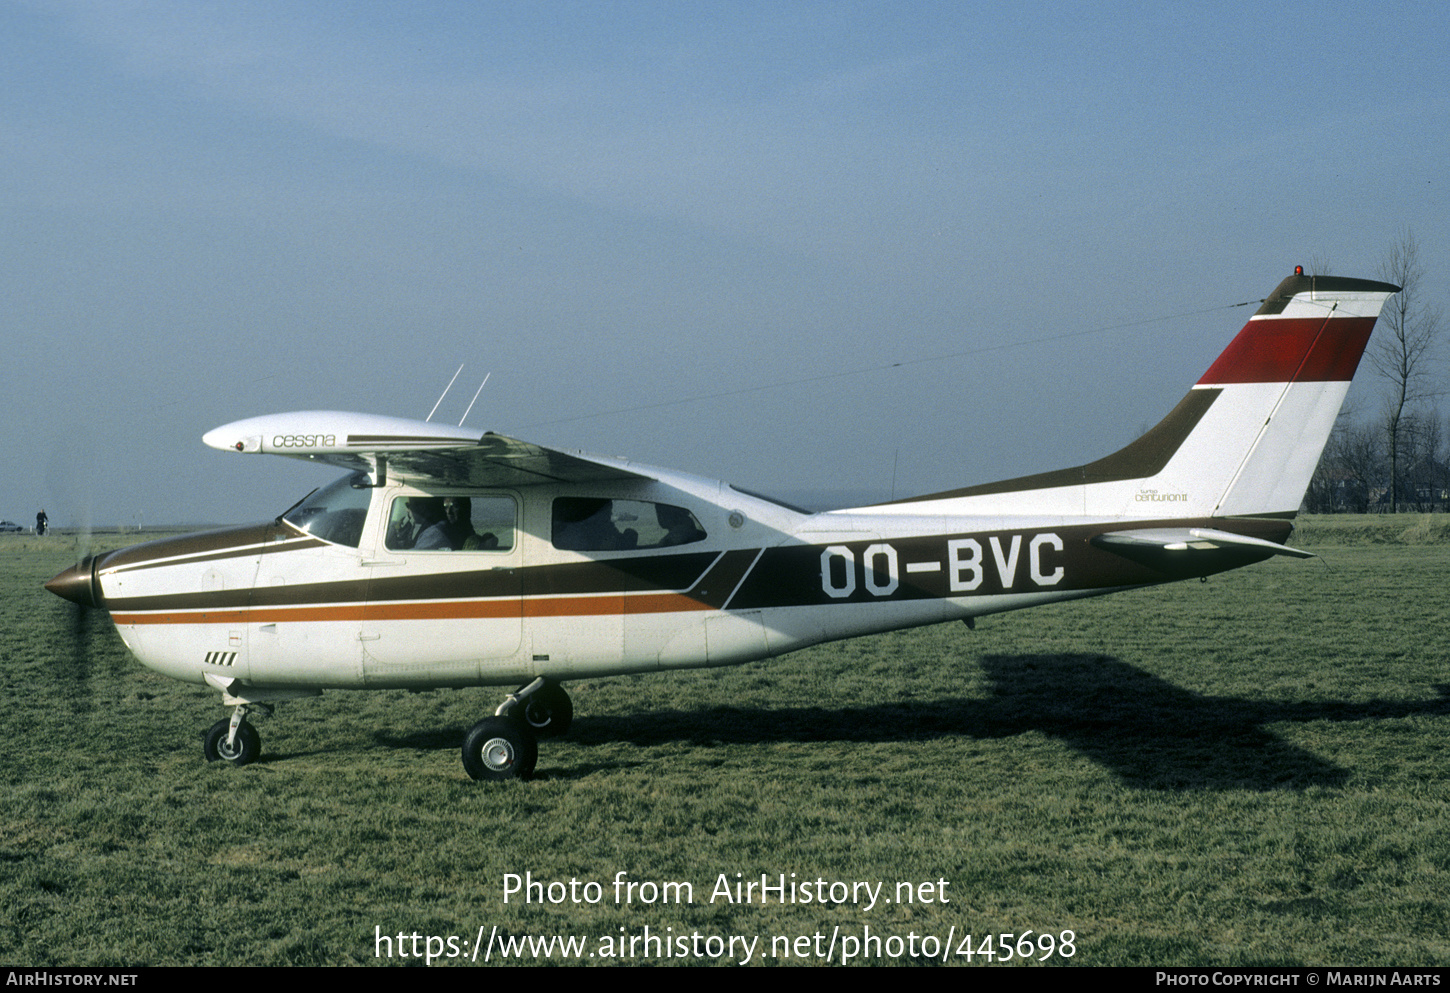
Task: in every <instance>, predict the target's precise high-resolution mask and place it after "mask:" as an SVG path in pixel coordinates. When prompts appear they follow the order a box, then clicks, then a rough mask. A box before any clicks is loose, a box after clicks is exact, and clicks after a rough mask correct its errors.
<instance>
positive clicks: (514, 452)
mask: <svg viewBox="0 0 1450 993" xmlns="http://www.w3.org/2000/svg"><path fill="white" fill-rule="evenodd" d="M1397 291H1398V287H1395V286H1392V285H1390V284H1388V283H1380V282H1373V281H1370V280H1364V279H1349V278H1342V277H1326V276H1321V277H1314V276H1307V275H1304V274H1303V272H1302V269H1300V270H1298V271H1296V274H1295V275H1293V276H1290V277H1289V278H1287V279H1285V280H1284V281H1283V282H1282V283H1280V284H1279V286H1278V287H1277V288H1276V289H1275V290H1274V292H1273V294H1272V295H1271V296H1269V297H1268V298H1267V299H1265V300H1264V301H1263V303H1262V305H1261V306H1260V307H1259V309H1258V311H1257V313H1255V314H1254V315H1253V317H1252V318H1250V320H1249V322H1248V323H1247V324H1246V325H1245V326H1244V328H1243V330H1242V331H1240V332H1239V334H1238V336H1237V337H1235V338H1234V339H1233V341H1232V343H1231V344H1230V345H1229V346H1228V348H1227V350H1225V351H1224V353H1223V354H1222V355H1220V356H1219V357H1218V359H1217V361H1215V362H1214V363H1213V364H1212V365H1211V366H1210V367H1209V369H1208V371H1207V372H1206V373H1204V375H1203V377H1202V378H1201V379H1199V381H1198V382H1197V383H1196V384H1194V386H1193V387H1192V389H1190V390H1189V391H1188V394H1187V396H1185V397H1184V398H1183V400H1182V401H1181V402H1180V403H1179V404H1178V406H1177V407H1175V408H1174V409H1173V410H1172V412H1170V413H1169V414H1168V416H1167V417H1165V418H1164V419H1163V421H1162V422H1161V423H1159V424H1158V425H1157V426H1156V427H1154V428H1152V429H1151V430H1150V431H1149V432H1148V433H1147V434H1145V435H1144V436H1143V437H1141V438H1139V439H1138V440H1137V441H1135V442H1133V443H1132V444H1130V445H1128V446H1127V447H1126V448H1123V449H1122V450H1120V451H1118V452H1116V453H1114V454H1112V455H1108V456H1107V457H1105V458H1101V459H1098V460H1097V461H1095V462H1089V463H1087V464H1086V465H1081V466H1076V467H1074V468H1070V469H1062V470H1059V471H1056V472H1047V473H1041V474H1039V475H1033V476H1026V477H1023V478H1020V479H1013V480H1009V481H1006V482H1001V483H993V484H988V485H979V486H969V487H966V488H963V489H957V490H950V491H947V492H943V493H933V494H930V495H928V496H922V497H916V498H914V499H909V500H897V501H893V502H890V503H884V504H877V505H874V506H865V507H853V508H849V509H843V510H833V511H828V512H824V513H815V514H812V513H806V512H803V511H800V510H796V509H793V508H790V507H787V506H784V505H782V504H779V503H775V502H773V501H771V500H768V499H764V498H761V497H759V496H755V495H753V494H751V493H749V492H747V491H744V490H740V489H736V488H735V487H733V486H730V485H728V484H726V483H721V482H716V481H713V480H708V479H702V478H699V477H697V476H693V475H688V474H686V473H682V472H674V471H670V470H667V469H659V468H655V467H652V466H647V465H640V464H637V463H635V462H632V461H629V460H626V459H618V458H604V457H599V456H594V455H585V454H582V453H574V452H563V451H558V450H555V449H549V448H543V447H540V446H538V445H532V444H529V443H528V442H524V441H517V440H515V439H513V438H508V437H504V436H501V435H497V434H493V433H488V434H484V435H483V436H482V437H479V436H478V435H477V434H475V433H473V432H471V431H468V430H465V429H463V428H461V427H460V428H454V427H448V426H441V425H435V424H431V423H427V422H420V421H409V420H402V419H397V418H388V417H376V416H368V415H363V414H350V413H339V412H332V411H309V412H301V413H292V414H276V415H270V416H264V417H255V418H251V419H248V420H242V421H237V422H235V423H232V424H228V425H225V426H223V427H219V428H217V429H215V430H214V431H211V432H208V433H207V434H206V435H205V437H204V441H205V442H206V443H207V444H208V445H210V446H212V447H214V448H219V449H224V450H228V451H236V452H242V453H247V454H252V453H257V452H266V453H271V454H276V455H286V456H291V457H293V458H302V459H308V460H311V461H315V462H322V463H325V464H327V465H332V466H336V467H339V468H342V469H346V470H348V471H349V474H348V475H347V476H344V477H343V478H341V479H338V480H337V481H335V482H333V483H332V484H331V485H329V486H327V487H325V488H323V489H321V490H319V491H315V492H314V493H313V494H311V495H309V496H308V497H306V498H304V499H303V500H302V501H301V502H300V503H298V504H297V505H296V506H294V507H293V508H292V509H290V510H288V511H286V512H285V513H283V514H282V515H281V516H280V517H278V518H277V519H276V520H275V521H271V522H269V523H265V524H259V525H255V526H249V527H237V528H230V529H227V530H221V531H211V532H207V533H203V534H196V535H190V536H186V537H179V538H166V539H162V540H159V541H152V542H148V543H146V544H142V545H136V546H134V547H131V548H126V549H122V550H120V551H115V552H110V553H108V554H102V555H96V556H93V557H88V558H86V559H85V560H84V561H82V562H80V563H79V564H78V565H76V566H75V567H73V568H71V569H68V570H66V571H65V572H62V573H61V574H60V575H58V576H56V577H55V578H54V579H52V580H51V581H50V582H49V583H48V584H46V586H47V588H48V589H50V590H51V591H53V592H55V593H57V594H59V595H60V596H63V597H65V598H67V599H69V600H73V601H75V602H77V603H79V604H82V605H85V606H92V607H100V608H103V609H105V610H108V611H110V613H111V618H112V620H113V621H114V622H115V624H116V627H117V629H118V630H119V632H120V634H121V638H122V639H123V640H124V641H125V643H126V646H127V647H128V648H129V649H130V650H131V651H132V652H133V653H134V654H135V655H136V657H137V658H138V659H140V660H141V662H142V663H143V664H144V665H147V666H149V667H151V668H153V669H155V670H157V671H158V672H161V673H164V674H166V675H168V676H172V677H175V678H177V679H182V680H187V681H190V682H195V683H205V684H207V685H209V686H212V687H214V688H216V689H218V690H220V691H221V694H222V702H223V704H224V705H226V706H230V707H232V708H234V709H233V711H232V714H231V718H230V720H226V719H224V720H221V721H218V722H217V723H216V724H215V725H214V726H213V727H212V728H211V730H210V731H209V732H208V733H207V735H206V738H205V746H204V750H205V755H206V757H207V758H208V759H225V760H228V761H230V762H233V763H235V764H237V765H244V764H246V763H248V762H251V761H253V760H254V759H256V758H257V756H258V753H259V750H260V743H259V739H258V736H257V732H256V730H255V729H254V728H253V727H252V726H251V724H250V723H249V722H248V720H247V718H248V716H249V715H251V714H253V713H258V712H260V713H268V712H270V709H271V705H272V704H275V703H276V702H278V701H281V700H289V699H294V698H298V697H304V696H310V695H316V694H319V693H321V692H322V690H324V689H395V688H407V689H431V688H439V687H462V686H514V687H518V688H517V689H516V690H514V691H513V692H512V693H509V694H508V695H507V697H506V699H505V700H504V702H503V703H502V704H501V705H500V706H499V707H498V709H497V711H496V713H495V714H494V715H493V716H491V717H486V718H484V719H483V720H481V721H479V722H478V723H477V724H476V725H475V726H474V727H473V728H472V729H470V730H469V731H468V733H467V735H466V736H465V738H464V742H463V765H464V768H465V769H466V770H467V772H468V774H469V775H470V776H472V777H473V778H474V779H511V778H527V777H528V776H529V775H530V774H531V773H532V772H533V770H534V765H535V762H536V760H537V755H538V746H537V739H538V738H539V737H542V736H547V735H553V734H558V733H562V732H563V731H564V730H566V729H567V728H568V726H569V722H570V720H571V718H572V714H573V709H572V704H571V702H570V699H569V696H568V695H567V694H566V693H565V691H564V689H563V688H562V686H561V684H562V683H564V682H565V681H567V680H570V679H579V678H585V677H590V678H592V677H597V676H607V675H621V674H626V673H639V672H654V671H658V670H666V669H688V668H695V667H702V666H720V665H734V664H737V663H742V662H750V661H753V660H756V659H764V658H768V657H771V656H775V655H781V654H784V653H786V652H790V651H794V650H796V649H799V648H804V647H806V646H807V645H814V644H817V643H819V642H825V641H832V640H835V639H840V638H851V637H855V636H857V635H863V634H870V633H874V632H880V631H889V630H893V629H896V628H906V627H912V626H916V625H923V624H933V623H937V622H940V621H948V620H963V621H966V622H967V623H968V624H969V625H970V624H971V623H972V621H973V619H974V618H976V617H979V616H981V615H984V614H993V613H998V612H1001V611H1007V610H1016V609H1019V608H1022V607H1032V606H1036V605H1038V604H1045V603H1053V602H1057V601H1061V600H1070V599H1074V598H1078V597H1088V596H1096V595H1099V594H1103V593H1113V592H1116V591H1119V590H1128V589H1134V588H1138V587H1143V586H1149V585H1153V584H1157V583H1164V582H1170V581H1173V580H1179V579H1188V578H1191V577H1203V576H1208V575H1211V574H1214V573H1218V572H1222V571H1224V570H1227V569H1233V568H1237V567H1239V566H1243V565H1248V564H1250V563H1253V562H1259V561H1262V560H1264V559H1268V558H1269V557H1271V556H1274V555H1290V556H1299V557H1307V556H1308V553H1305V552H1302V551H1298V550H1296V549H1294V548H1290V547H1288V546H1286V545H1285V544H1284V543H1283V542H1284V541H1285V540H1286V539H1287V538H1288V536H1289V533H1290V532H1291V531H1292V530H1293V524H1292V520H1293V517H1294V515H1295V512H1296V511H1297V509H1298V507H1299V503H1300V501H1301V500H1302V499H1303V495H1304V491H1305V488H1306V487H1307V485H1308V483H1309V479H1310V476H1311V475H1312V473H1313V472H1314V468H1315V465H1316V463H1317V462H1318V459H1319V455H1320V452H1321V451H1322V450H1323V447H1324V444H1325V441H1326V440H1327V439H1328V437H1329V432H1330V429H1331V428H1332V427H1333V424H1334V421H1335V418H1336V417H1337V415H1338V413H1339V409H1340V405H1341V403H1342V402H1343V400H1344V396H1345V393H1346V391H1347V390H1348V388H1349V382H1350V379H1351V378H1352V377H1353V375H1354V371H1355V368H1356V367H1357V366H1358V364H1359V360H1360V357H1361V355H1362V354H1363V352H1364V348H1365V346H1366V344H1367V343H1368V341H1369V336H1370V331H1371V329H1372V328H1373V327H1374V323H1375V320H1376V318H1377V317H1378V316H1379V312H1380V308H1381V307H1382V306H1383V304H1384V302H1385V300H1386V299H1387V298H1388V297H1389V296H1390V295H1391V294H1393V293H1395V292H1397Z"/></svg>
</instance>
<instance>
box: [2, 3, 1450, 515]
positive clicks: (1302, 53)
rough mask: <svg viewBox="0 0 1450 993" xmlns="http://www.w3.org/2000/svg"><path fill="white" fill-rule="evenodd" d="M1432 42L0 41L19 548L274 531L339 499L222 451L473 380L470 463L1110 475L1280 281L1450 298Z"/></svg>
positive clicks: (133, 8) (584, 16)
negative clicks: (1416, 268) (227, 428)
mask: <svg viewBox="0 0 1450 993" xmlns="http://www.w3.org/2000/svg"><path fill="white" fill-rule="evenodd" d="M1447 29H1450V9H1447V8H1444V7H1442V6H1440V5H1428V4H1394V3H1381V4H1375V5H1363V4H1357V5H1351V4H1334V3H1329V4H1319V5H1314V6H1313V7H1303V6H1302V5H1299V6H1295V5H1268V4H1241V5H1237V4H1212V5H1193V4H1174V5H1163V6H1161V7H1155V6H1151V5H1150V6H1148V7H1147V8H1146V9H1145V8H1144V6H1143V5H1140V4H1110V3H1103V4H1042V5H1033V4H1027V5H1015V4H1014V5H1005V4H1002V5H982V6H973V5H970V4H963V3H945V4H933V3H915V4H913V3H889V4H888V3H881V4H874V3H822V4H793V3H779V2H773V3H762V4H749V3H725V4H718V5H712V4H703V3H700V4H688V5H684V4H646V3H554V4H550V3H529V4H523V3H519V4H490V3H475V2H458V3H448V2H432V3H427V4H412V3H409V4H403V3H316V2H315V3H306V4H298V3H295V2H278V3H271V2H245V0H242V2H228V3H172V2H161V0H156V2H148V0H134V2H114V0H113V2H105V3H100V2H95V3H82V2H28V0H6V2H0V38H3V39H4V41H3V42H0V46H3V49H4V53H5V58H4V60H3V62H0V66H3V68H0V74H3V77H4V85H3V86H0V138H3V141H4V148H5V154H4V155H0V189H3V190H4V191H5V193H4V199H3V201H0V202H3V204H4V209H3V211H0V239H3V240H0V245H3V247H4V250H5V256H6V262H5V265H4V266H3V267H0V299H3V301H4V306H3V307H0V329H3V331H0V340H3V341H4V343H5V352H6V355H5V362H4V365H3V368H4V373H3V375H4V379H3V395H0V405H3V410H4V412H5V415H6V416H5V419H4V423H5V430H4V435H3V439H4V440H3V442H0V516H3V517H7V518H10V519H14V520H19V521H22V522H28V521H29V520H31V519H33V516H34V513H35V510H36V509H38V508H39V507H40V506H42V505H43V506H45V507H46V508H47V510H48V511H49V512H50V513H51V516H52V518H53V520H55V521H56V522H57V523H59V524H72V523H78V522H80V521H81V520H83V519H84V518H87V517H89V518H90V519H91V520H93V521H95V522H97V523H132V522H144V523H161V522H168V521H215V522H232V521H245V520H254V519H261V518H264V517H269V516H272V515H274V514H276V513H277V512H278V511H280V510H282V509H284V508H285V507H286V506H288V505H289V504H290V503H291V502H292V501H293V500H295V499H296V498H297V497H300V496H301V495H302V494H303V493H304V492H306V490H308V489H310V488H311V487H313V486H314V485H320V484H321V483H323V482H325V481H327V480H328V479H329V478H331V477H330V474H329V472H328V471H327V470H323V469H318V468H316V467H312V466H307V465H300V464H293V463H290V462H289V461H287V460H280V459H265V458H243V457H239V456H238V457H228V455H226V454H224V453H220V452H214V451H212V450H210V449H207V448H205V447H203V446H202V444H201V440H200V439H201V435H202V433H203V432H205V431H206V430H208V429H210V428H212V427H215V426H217V425H219V424H222V423H225V422H227V421H231V420H235V419H238V418H242V417H248V416H253V415H256V414H261V413H270V412H276V411H283V410H295V409H345V410H346V409H356V410H365V411H370V412H376V413H383V414H391V415H397V416H414V417H423V416H425V415H426V414H427V412H428V410H429V408H430V407H432V405H433V403H434V401H435V400H436V399H437V397H438V395H439V393H440V392H441V391H442V389H443V387H444V385H445V384H446V383H447V381H448V379H449V377H450V376H451V375H452V374H453V371H454V369H456V368H457V367H458V365H459V364H460V363H466V367H465V370H464V374H463V375H462V376H461V377H460V380H459V384H460V385H459V386H457V387H455V389H454V392H453V393H451V394H450V395H449V397H448V399H447V400H446V401H445V403H444V405H443V407H442V408H441V409H440V412H439V414H438V418H439V419H449V418H450V417H451V420H453V421H455V422H456V420H457V419H458V418H459V417H461V416H462V413H463V409H464V407H465V406H466V405H467V402H468V398H469V397H470V396H471V395H472V393H473V389H474V387H476V385H477V383H478V381H479V380H481V379H482V378H483V376H484V374H485V373H490V374H491V376H490V379H489V383H488V385H487V387H486V388H485V390H484V392H483V395H482V397H481V398H480V399H479V402H478V405H477V406H476V407H475V408H474V410H473V412H472V413H471V414H470V415H469V417H468V423H469V425H471V426H475V427H477V428H478V429H479V430H480V432H481V431H483V430H496V431H500V432H504V433H508V434H513V435H516V436H518V437H522V438H526V439H528V440H531V441H537V442H540V443H544V444H553V445H558V446H561V447H569V448H582V449H585V450H589V451H599V452H605V453H609V454H622V455H629V456H631V457H634V458H637V459H639V460H641V461H645V462H652V463H657V464H663V465H670V466H675V467H678V468H683V469H688V470H691V471H695V472H699V473H702V474H705V475H709V476H715V477H719V478H724V479H727V480H730V481H733V482H737V483H740V484H741V485H745V486H749V487H752V488H755V489H759V490H765V491H770V492H780V493H783V494H791V493H797V494H799V493H802V492H805V491H822V490H836V491H847V490H849V491H858V492H863V493H864V494H866V495H868V496H871V495H875V496H882V497H884V496H887V495H889V494H890V493H891V492H892V489H893V486H894V490H895V494H896V495H897V496H904V495H908V494H909V493H911V492H922V491H929V490H933V489H940V488H943V487H947V486H954V485H961V484H967V483H972V482H984V481H988V480H991V479H995V478H1001V477H1004V476H1011V475H1017V474H1020V473H1024V472H1033V471H1040V470H1045V469H1051V468H1056V467H1058V466H1061V465H1066V464H1073V463H1076V462H1080V461H1084V460H1087V459H1091V458H1096V457H1098V456H1100V455H1103V454H1106V453H1107V452H1108V451H1111V450H1112V449H1114V448H1116V447H1118V446H1120V445H1122V444H1124V443H1126V442H1127V441H1129V440H1131V438H1132V437H1134V436H1135V435H1136V434H1137V433H1139V432H1140V431H1141V430H1142V429H1144V428H1146V427H1147V426H1149V425H1150V424H1152V423H1153V422H1154V421H1156V420H1157V419H1158V418H1159V417H1160V416H1161V415H1162V414H1163V413H1165V412H1166V411H1167V410H1168V409H1169V408H1171V407H1172V405H1173V404H1174V402H1176V400H1177V399H1178V398H1179V397H1180V396H1181V395H1182V393H1183V391H1184V390H1185V389H1186V388H1187V387H1188V386H1189V385H1190V384H1191V383H1192V382H1193V381H1194V380H1195V379H1196V378H1197V377H1198V376H1199V374H1201V372H1202V371H1203V370H1204V369H1206V368H1207V367H1208V365H1209V363H1210V362H1211V361H1212V359H1213V358H1214V356H1215V355H1216V354H1217V353H1218V351H1219V350H1220V349H1221V348H1222V347H1223V346H1224V344H1226V343H1227V341H1228V339H1229V338H1230V337H1231V336H1232V334H1233V333H1234V332H1235V331H1236V330H1237V329H1238V328H1239V327H1240V326H1241V324H1242V322H1243V319H1244V317H1245V316H1246V311H1245V310H1244V309H1226V308H1227V306H1228V305H1230V304H1234V303H1238V302H1241V301H1244V300H1248V299H1256V298H1258V297H1262V296H1263V295H1264V294H1266V293H1267V292H1268V291H1269V290H1270V289H1272V288H1273V286H1274V285H1275V284H1276V283H1277V282H1278V280H1279V279H1280V278H1282V277H1283V276H1284V275H1287V274H1288V273H1289V272H1290V271H1291V269H1292V267H1293V266H1294V265H1295V264H1300V263H1302V264H1305V265H1311V264H1313V262H1314V261H1315V260H1327V261H1328V263H1329V264H1330V265H1331V266H1332V270H1333V271H1334V272H1335V273H1337V274H1340V275H1366V276H1373V275H1374V274H1375V273H1374V269H1375V266H1376V264H1377V262H1378V259H1379V257H1380V255H1381V254H1382V253H1383V251H1384V249H1385V248H1386V247H1387V246H1388V244H1389V243H1390V242H1391V241H1392V240H1393V239H1394V237H1395V235H1396V233H1397V232H1398V231H1400V230H1402V229H1403V228H1405V227H1406V226H1409V227H1412V228H1413V229H1414V231H1415V233H1416V234H1417V235H1418V237H1419V240H1420V244H1421V248H1422V251H1423V254H1424V261H1425V263H1426V266H1427V269H1428V273H1429V275H1428V279H1427V284H1426V287H1425V290H1426V293H1427V294H1428V295H1429V296H1430V297H1431V298H1432V299H1436V300H1444V299H1445V298H1446V296H1447V295H1450V294H1447V290H1450V285H1447V280H1446V276H1445V267H1446V265H1447V263H1450V258H1447V256H1446V253H1445V249H1446V245H1445V238H1446V232H1447V231H1450V223H1447V220H1450V218H1447V213H1450V211H1447V203H1446V185H1447V176H1446V167H1445V163H1446V162H1447V161H1450V154H1447V152H1450V149H1447V144H1450V139H1447V136H1450V120H1447V118H1450V114H1447V110H1450V71H1447V64H1450V63H1447V61H1446V59H1445V56H1444V47H1445V43H1446V40H1447V38H1450V30H1447ZM1146 318H1154V319H1155V320H1153V321H1151V322H1147V323H1144V320H1145V319H1146ZM1064 336H1069V337H1064ZM1052 339H1058V340H1052ZM897 363H900V365H897ZM840 373H850V374H849V375H840ZM1360 379H1361V380H1362V381H1364V382H1361V383H1359V384H1358V385H1357V387H1356V391H1355V396H1356V397H1357V398H1358V402H1359V403H1361V404H1362V405H1366V406H1367V405H1371V404H1372V403H1373V402H1374V401H1373V396H1372V392H1373V391H1372V387H1373V383H1372V382H1371V381H1370V377H1369V375H1368V372H1367V370H1361V374H1360ZM465 381H467V383H468V385H467V386H464V385H463V383H464V382H465ZM774 384H783V385H774ZM762 387H767V388H762ZM893 480H894V482H893Z"/></svg>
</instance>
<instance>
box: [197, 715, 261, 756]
mask: <svg viewBox="0 0 1450 993" xmlns="http://www.w3.org/2000/svg"><path fill="white" fill-rule="evenodd" d="M201 750H202V754H204V755H205V756H206V760H207V761H208V762H216V761H222V762H230V763H231V764H232V765H247V764H248V763H250V762H255V761H256V760H257V756H258V755H261V754H262V738H261V736H260V735H258V734H257V729H256V728H254V727H252V725H250V724H248V723H247V722H246V721H240V722H238V724H237V729H236V733H235V734H233V733H232V722H231V721H229V720H225V721H217V722H216V723H215V724H213V725H212V726H211V727H210V728H208V729H207V732H206V737H205V738H204V739H203V741H202V746H201Z"/></svg>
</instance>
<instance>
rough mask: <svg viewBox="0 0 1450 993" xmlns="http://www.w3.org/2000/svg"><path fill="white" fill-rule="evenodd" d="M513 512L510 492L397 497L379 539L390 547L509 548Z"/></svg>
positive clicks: (430, 549) (432, 549)
mask: <svg viewBox="0 0 1450 993" xmlns="http://www.w3.org/2000/svg"><path fill="white" fill-rule="evenodd" d="M515 517H516V515H515V507H514V498H513V497H510V496H499V495H497V494H485V495H477V494H474V495H462V496H410V497H398V498H396V499H395V500H393V506H392V509H391V510H390V511H389V513H388V533H387V537H386V538H385V539H384V544H385V545H386V546H387V547H388V548H389V549H392V550H393V551H407V550H410V549H411V550H413V551H419V552H508V551H512V550H513V547H514V521H515Z"/></svg>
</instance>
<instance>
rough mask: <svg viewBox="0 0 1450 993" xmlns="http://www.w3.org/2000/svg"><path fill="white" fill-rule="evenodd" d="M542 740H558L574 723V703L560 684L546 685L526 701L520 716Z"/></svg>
mask: <svg viewBox="0 0 1450 993" xmlns="http://www.w3.org/2000/svg"><path fill="white" fill-rule="evenodd" d="M520 716H521V717H523V719H524V723H525V724H527V725H528V726H529V729H530V730H532V731H533V732H534V734H535V735H536V736H537V737H540V738H557V737H559V735H561V734H563V733H564V732H565V731H568V730H569V725H570V724H572V723H573V722H574V701H572V700H570V699H569V694H568V693H565V692H564V687H562V686H560V685H559V684H558V683H545V684H544V685H543V686H542V687H540V688H539V689H538V690H536V691H535V692H534V695H533V696H531V697H529V698H528V699H527V700H525V701H524V709H523V713H522V714H521V715H520Z"/></svg>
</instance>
